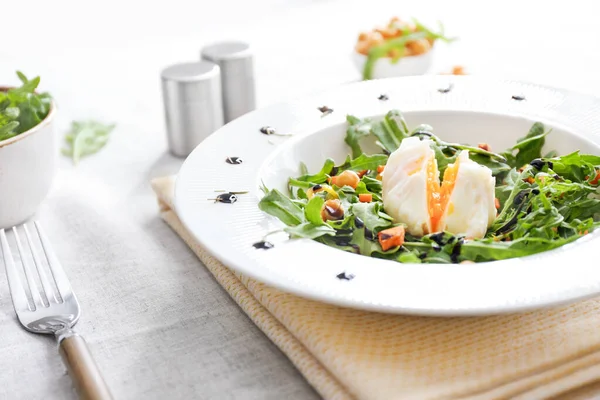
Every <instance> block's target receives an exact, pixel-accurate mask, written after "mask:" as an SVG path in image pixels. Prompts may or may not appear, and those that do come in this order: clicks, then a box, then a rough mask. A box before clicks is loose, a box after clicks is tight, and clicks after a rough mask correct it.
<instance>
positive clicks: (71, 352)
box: [58, 334, 113, 400]
mask: <svg viewBox="0 0 600 400" xmlns="http://www.w3.org/2000/svg"><path fill="white" fill-rule="evenodd" d="M58 352H59V353H60V355H61V356H62V359H63V362H64V363H65V365H66V366H67V369H68V371H69V375H70V376H71V379H72V380H73V383H74V385H75V389H76V390H77V393H78V394H79V398H81V399H84V400H110V399H112V398H113V397H112V395H111V394H110V391H109V390H108V386H106V383H105V382H104V379H103V378H102V374H100V370H99V369H98V366H97V365H96V362H95V361H94V358H93V357H92V353H90V350H89V349H88V346H87V343H86V342H85V340H84V339H83V338H82V337H81V336H79V335H77V334H73V335H70V336H67V337H65V338H63V339H62V340H61V341H60V343H59V348H58Z"/></svg>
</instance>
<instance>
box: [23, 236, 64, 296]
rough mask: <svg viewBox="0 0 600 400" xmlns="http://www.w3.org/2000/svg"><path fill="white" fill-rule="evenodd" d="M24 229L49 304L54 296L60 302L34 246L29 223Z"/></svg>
mask: <svg viewBox="0 0 600 400" xmlns="http://www.w3.org/2000/svg"><path fill="white" fill-rule="evenodd" d="M23 230H24V231H25V236H26V237H27V243H28V244H29V250H30V251H31V255H32V257H33V263H34V264H35V268H36V270H37V273H38V276H39V277H40V282H42V287H43V288H44V293H45V294H46V299H47V301H48V305H50V299H51V298H53V299H54V301H56V302H57V303H59V302H60V301H59V300H58V299H59V298H58V296H56V294H55V293H54V289H53V288H52V286H51V285H50V281H48V277H47V276H46V273H45V272H44V266H43V265H42V262H41V260H40V258H39V255H38V252H37V250H36V249H35V247H34V246H33V241H32V240H31V235H30V234H29V229H28V228H27V224H23Z"/></svg>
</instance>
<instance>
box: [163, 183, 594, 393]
mask: <svg viewBox="0 0 600 400" xmlns="http://www.w3.org/2000/svg"><path fill="white" fill-rule="evenodd" d="M173 184H174V178H173V177H167V178H159V179H156V180H154V181H153V182H152V186H153V188H154V190H155V192H156V194H157V196H158V199H159V205H160V211H161V216H162V218H163V219H164V220H165V221H166V222H167V223H168V224H169V225H170V226H171V227H172V228H173V230H174V231H175V232H177V234H179V235H180V236H181V238H182V239H183V240H184V241H185V242H186V243H187V244H188V245H189V246H190V247H191V249H192V250H193V251H194V252H195V253H196V255H197V256H198V258H199V259H200V260H201V261H202V262H203V263H204V264H205V265H206V267H207V268H208V269H209V270H210V272H211V273H212V274H213V275H214V277H215V279H216V280H217V281H218V282H219V284H221V285H222V286H223V287H224V288H225V289H226V290H227V292H228V293H229V294H230V295H231V297H232V298H233V299H234V300H235V301H236V302H237V303H238V304H239V306H240V307H241V308H242V309H243V310H244V312H245V313H246V314H248V316H249V317H250V318H251V319H252V321H254V323H255V324H256V325H257V326H258V327H259V328H260V329H261V330H262V331H263V332H264V333H265V334H266V335H267V336H268V337H269V339H271V340H272V341H273V342H274V343H275V344H276V345H277V346H278V347H279V348H280V349H281V350H282V351H283V352H284V353H285V354H286V355H287V357H289V359H290V360H291V361H292V363H294V365H295V366H296V367H297V368H298V370H299V371H300V372H301V373H302V374H303V375H304V377H305V378H306V379H307V381H308V382H309V383H310V384H311V385H312V386H313V387H314V388H315V389H316V390H317V392H319V394H320V395H321V396H322V397H323V398H325V399H352V398H358V399H383V400H390V399H503V398H512V399H545V398H557V399H558V398H561V399H563V398H564V399H589V398H594V397H595V395H600V333H599V328H600V300H596V299H593V300H587V301H583V302H579V303H576V304H573V305H570V306H565V307H560V308H553V309H545V310H540V311H535V312H530V313H523V314H514V315H501V316H492V317H478V318H475V317H469V318H431V317H414V316H401V315H387V314H379V313H374V312H366V311H359V310H352V309H347V308H341V307H337V306H332V305H328V304H323V303H318V302H315V301H312V300H307V299H303V298H300V297H297V296H295V295H291V294H288V293H285V292H281V291H279V290H277V289H274V288H271V287H269V286H266V285H263V284H261V283H259V282H257V281H255V280H253V279H250V278H247V277H245V276H243V275H241V274H238V273H235V272H232V271H231V270H229V269H228V268H227V267H225V266H224V265H223V264H221V263H220V262H219V261H217V260H216V259H215V258H213V257H211V256H210V255H209V254H208V253H207V252H206V251H205V249H203V248H202V247H201V246H200V245H199V244H198V243H197V242H195V240H194V238H193V237H192V235H191V234H190V233H189V232H188V231H186V229H185V228H184V226H183V225H182V223H181V221H180V220H179V218H178V217H177V215H176V214H175V212H174V211H173V208H172V200H173ZM567 273H568V271H567ZM540 278H541V279H543V277H540Z"/></svg>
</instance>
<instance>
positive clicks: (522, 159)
mask: <svg viewBox="0 0 600 400" xmlns="http://www.w3.org/2000/svg"><path fill="white" fill-rule="evenodd" d="M549 133H550V131H545V127H544V124H542V123H541V122H536V123H535V124H533V126H532V127H531V129H530V130H529V132H528V133H527V135H526V136H525V137H523V138H521V139H519V140H518V141H517V144H516V145H514V146H513V147H512V148H511V149H509V150H507V151H506V152H504V153H503V155H504V156H505V157H506V159H507V160H508V164H509V165H510V166H511V167H516V168H521V167H522V166H524V165H526V164H528V163H529V162H531V160H534V159H536V158H541V157H542V147H544V143H545V142H546V139H545V138H546V136H547V135H548V134H549ZM515 150H517V154H516V155H514V151H515Z"/></svg>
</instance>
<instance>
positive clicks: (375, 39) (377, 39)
mask: <svg viewBox="0 0 600 400" xmlns="http://www.w3.org/2000/svg"><path fill="white" fill-rule="evenodd" d="M367 41H368V42H369V46H378V45H380V44H382V43H383V42H385V38H384V37H383V35H382V34H381V33H379V32H373V33H371V36H370V37H369V38H368V39H367Z"/></svg>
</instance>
